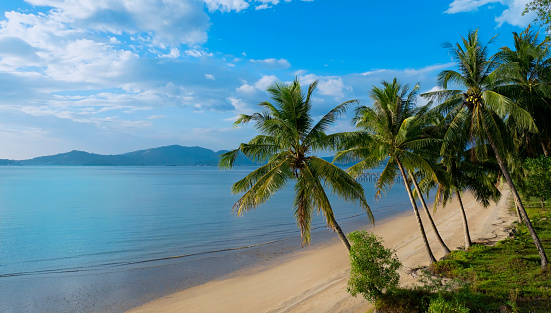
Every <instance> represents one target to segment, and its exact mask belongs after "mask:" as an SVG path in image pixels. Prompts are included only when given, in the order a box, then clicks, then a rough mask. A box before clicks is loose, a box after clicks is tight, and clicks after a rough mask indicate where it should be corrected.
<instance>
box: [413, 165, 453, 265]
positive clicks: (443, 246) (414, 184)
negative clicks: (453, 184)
mask: <svg viewBox="0 0 551 313" xmlns="http://www.w3.org/2000/svg"><path fill="white" fill-rule="evenodd" d="M409 176H410V177H411V181H412V182H413V186H415V190H416V191H417V195H418V196H419V199H420V200H421V204H422V205H423V209H425V213H427V217H428V218H429V221H430V225H431V226H432V230H433V231H434V233H435V234H436V238H437V239H438V242H439V243H440V247H441V248H442V251H444V254H448V253H450V249H448V246H446V244H445V243H444V240H443V239H442V237H441V236H440V233H439V232H438V229H437V228H436V225H435V224H434V221H433V220H432V216H431V215H430V212H429V208H427V204H426V203H425V198H424V197H423V194H422V193H421V189H420V188H419V185H418V184H417V181H416V180H415V177H414V176H413V174H412V173H411V172H410V173H409Z"/></svg>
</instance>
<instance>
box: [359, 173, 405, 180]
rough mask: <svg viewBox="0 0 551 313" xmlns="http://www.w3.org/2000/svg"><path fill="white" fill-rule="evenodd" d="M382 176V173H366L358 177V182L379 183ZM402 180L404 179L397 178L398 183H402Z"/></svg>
mask: <svg viewBox="0 0 551 313" xmlns="http://www.w3.org/2000/svg"><path fill="white" fill-rule="evenodd" d="M380 176H381V173H375V172H364V173H362V174H360V175H358V177H356V181H359V182H375V181H377V179H379V177H380ZM401 180H402V177H400V176H398V175H397V176H396V181H401Z"/></svg>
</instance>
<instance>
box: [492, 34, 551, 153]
mask: <svg viewBox="0 0 551 313" xmlns="http://www.w3.org/2000/svg"><path fill="white" fill-rule="evenodd" d="M513 39H514V42H513V43H514V48H515V50H512V49H510V48H509V47H503V48H501V49H500V52H499V57H500V59H501V60H502V61H503V64H502V65H501V66H500V68H499V69H498V70H499V74H500V75H501V76H503V78H504V79H505V80H507V84H506V85H504V86H502V87H500V88H499V92H500V93H502V94H503V95H506V96H508V97H509V98H513V99H516V100H517V103H518V104H519V105H520V106H521V107H522V108H523V109H525V110H526V111H528V112H529V113H530V114H531V115H532V117H533V118H534V122H535V124H536V126H537V128H538V130H539V133H531V132H528V131H526V130H518V129H516V128H515V127H512V130H513V132H514V133H515V134H516V135H517V136H516V137H517V143H518V145H517V148H518V150H519V151H521V152H524V154H525V155H527V156H528V157H531V158H534V157H537V156H538V155H539V154H540V153H541V152H540V151H541V150H540V149H542V150H543V152H544V154H545V156H549V154H550V152H551V151H550V150H551V49H550V46H549V43H550V42H549V40H544V41H541V40H540V39H539V33H538V32H535V31H534V30H533V29H532V28H531V27H530V26H528V27H527V28H526V29H525V30H524V31H523V32H522V33H520V34H519V33H516V32H513ZM509 122H510V124H511V125H514V124H515V121H514V118H512V119H509Z"/></svg>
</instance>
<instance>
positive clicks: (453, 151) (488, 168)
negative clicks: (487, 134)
mask: <svg viewBox="0 0 551 313" xmlns="http://www.w3.org/2000/svg"><path fill="white" fill-rule="evenodd" d="M467 143H468V142H467V141H458V142H456V144H454V145H448V147H449V148H450V149H449V150H447V151H445V153H444V154H443V155H442V159H441V160H440V164H441V166H442V169H443V170H444V171H445V173H446V174H447V179H446V180H445V181H444V182H439V183H438V189H437V192H436V196H435V201H434V206H435V209H436V206H437V205H438V204H442V206H445V205H446V204H447V202H448V201H450V200H451V198H452V197H453V196H454V195H455V197H456V198H457V200H458V202H459V210H460V213H461V217H462V222H463V233H464V237H465V246H464V247H465V249H468V248H470V246H471V245H472V240H471V236H470V233H469V224H468V222H467V214H466V213H465V207H464V206H463V200H462V199H461V194H462V193H463V192H464V191H467V190H468V191H470V192H471V193H472V194H473V195H474V196H475V199H476V200H477V201H478V202H479V203H481V204H482V205H483V206H484V207H488V206H489V205H490V200H491V201H494V202H497V201H499V198H500V196H501V193H500V191H499V189H498V188H497V187H496V186H495V182H496V181H497V177H498V172H499V167H498V166H497V164H495V162H491V161H486V162H476V161H473V160H471V158H470V156H471V151H470V149H467Z"/></svg>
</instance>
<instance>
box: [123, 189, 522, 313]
mask: <svg viewBox="0 0 551 313" xmlns="http://www.w3.org/2000/svg"><path fill="white" fill-rule="evenodd" d="M463 203H464V205H465V210H466V212H467V217H468V219H469V227H470V233H471V238H472V240H473V241H475V242H481V241H495V240H497V239H500V238H504V237H505V236H506V232H505V231H504V228H505V226H507V225H510V224H511V223H512V222H513V221H514V220H515V217H514V216H513V215H512V214H511V213H509V211H508V203H509V191H508V190H505V191H504V192H503V197H502V199H501V200H500V202H499V203H497V204H492V205H491V206H490V207H488V208H486V209H485V208H483V207H482V206H481V205H480V204H478V203H477V202H476V201H475V200H474V198H473V197H472V196H471V195H469V194H465V195H464V199H463ZM421 215H422V216H423V218H424V219H423V223H424V225H425V230H426V232H427V235H428V238H429V241H430V245H431V247H432V250H433V253H434V254H435V256H436V258H437V259H438V258H440V257H442V256H443V253H442V251H441V250H440V247H439V245H438V242H437V241H436V239H435V236H434V233H433V232H432V230H431V229H430V226H429V224H428V221H426V220H425V213H424V212H421ZM434 218H435V222H436V224H437V227H438V229H439V231H440V234H441V235H442V237H443V239H444V241H445V242H446V244H447V245H448V247H449V248H450V249H452V250H453V249H455V248H456V247H458V246H462V245H463V240H464V239H463V238H464V237H463V225H462V223H461V216H460V213H459V208H458V202H457V201H454V202H452V203H451V204H449V205H448V206H446V208H444V209H439V210H438V211H437V212H436V213H435V214H434ZM372 231H373V232H374V233H375V234H377V235H378V236H380V237H382V238H383V239H384V241H385V246H387V247H392V248H393V249H395V250H396V254H397V255H398V258H399V259H400V261H401V262H402V263H403V264H404V268H403V269H402V270H401V277H402V278H401V283H402V284H406V285H407V284H412V283H414V282H415V280H414V279H413V278H412V277H411V276H410V275H407V274H406V271H407V270H408V269H410V268H415V267H419V266H424V265H428V263H429V260H428V258H427V256H426V251H425V248H424V245H423V242H422V239H421V236H420V235H419V230H418V227H417V223H416V221H415V217H414V216H413V212H411V213H407V214H403V215H400V216H397V217H392V218H391V219H388V220H385V221H378V222H377V226H376V227H375V228H373V229H372ZM335 237H336V235H335ZM349 268H350V264H349V260H348V254H347V251H346V248H345V247H344V246H343V244H342V243H341V242H340V241H339V240H338V239H337V238H335V239H334V240H332V241H329V242H328V243H327V244H325V245H322V246H320V247H317V248H310V249H306V250H303V251H300V252H297V253H293V254H291V255H286V256H281V257H278V258H276V259H275V260H272V261H269V262H268V263H267V264H264V265H262V266H257V267H254V268H248V269H245V270H241V271H239V272H236V273H234V274H232V275H228V276H226V277H223V278H220V279H217V280H214V281H211V282H208V283H206V284H204V285H201V286H197V287H194V288H190V289H186V290H183V291H180V292H177V293H174V294H172V295H169V296H166V297H163V298H160V299H157V300H155V301H152V302H150V303H147V304H145V305H143V306H141V307H138V308H136V309H133V310H131V311H129V312H131V313H143V312H186V313H192V312H201V313H205V312H213V313H214V312H216V313H218V312H240V313H241V312H251V313H260V312H270V313H275V312H316V313H319V312H328V313H329V312H331V313H333V312H362V313H365V312H366V311H367V310H368V309H369V308H370V307H371V306H370V304H369V303H368V302H367V301H366V300H364V299H363V298H361V297H360V296H358V297H356V298H354V297H352V296H350V295H349V294H348V293H347V292H346V283H347V281H348V273H349Z"/></svg>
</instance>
